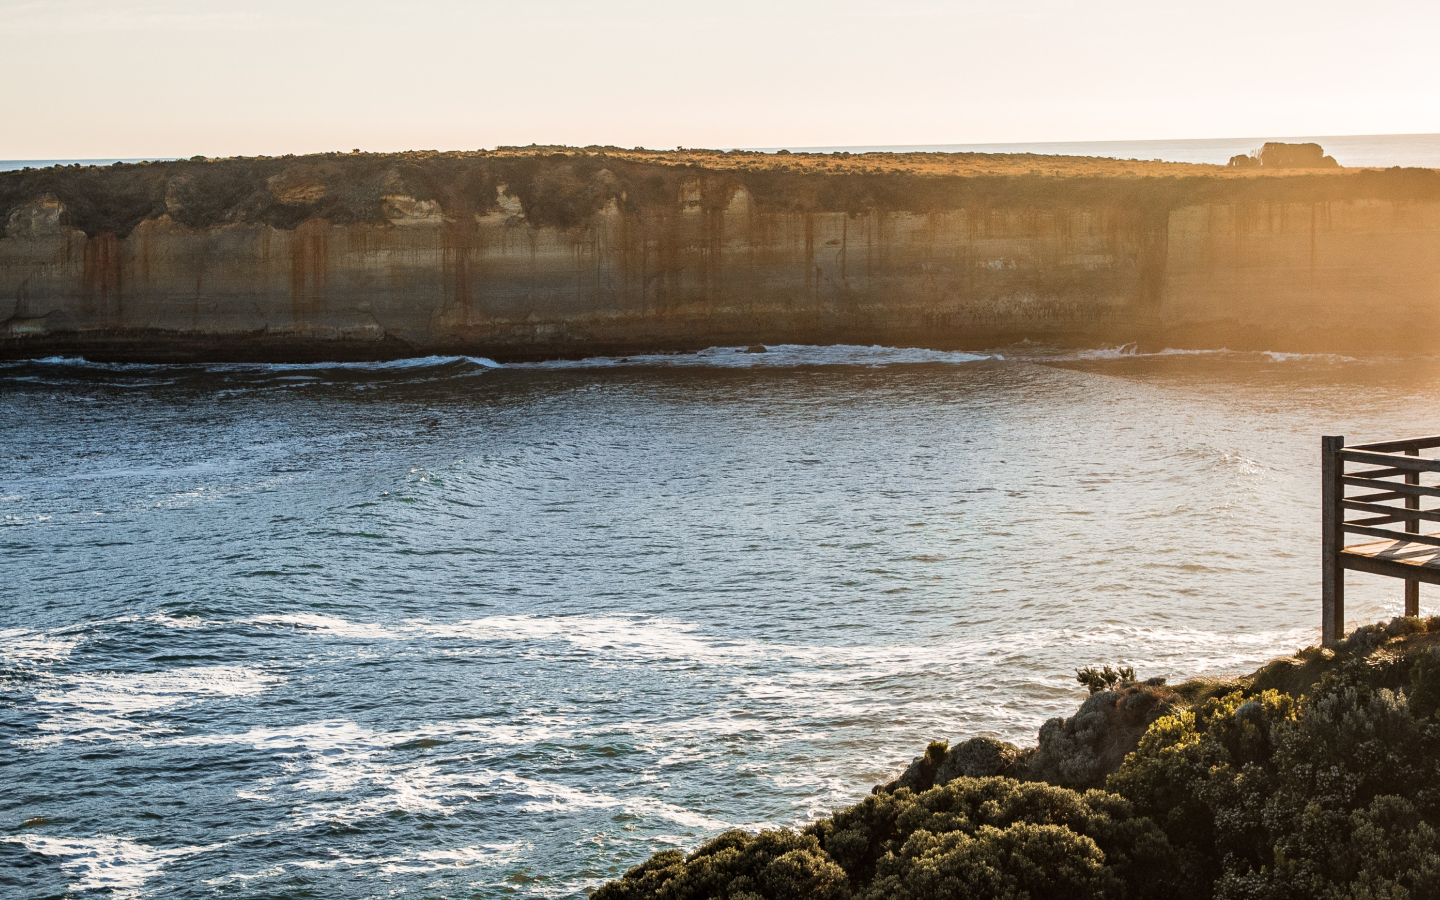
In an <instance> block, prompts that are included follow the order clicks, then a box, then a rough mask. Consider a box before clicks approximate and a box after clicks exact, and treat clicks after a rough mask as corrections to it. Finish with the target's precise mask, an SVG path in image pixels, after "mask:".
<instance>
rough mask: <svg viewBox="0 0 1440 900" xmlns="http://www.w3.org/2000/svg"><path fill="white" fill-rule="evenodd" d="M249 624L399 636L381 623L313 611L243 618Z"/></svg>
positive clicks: (374, 637) (350, 635)
mask: <svg viewBox="0 0 1440 900" xmlns="http://www.w3.org/2000/svg"><path fill="white" fill-rule="evenodd" d="M245 621H246V622H247V623H249V624H253V625H262V626H271V627H278V628H288V629H290V630H293V631H305V632H316V633H322V634H328V635H334V636H336V637H348V638H358V639H360V640H385V639H390V638H396V637H400V636H401V635H400V634H398V633H397V632H395V631H394V630H392V629H390V628H387V627H385V626H383V625H371V624H367V623H363V622H349V621H346V620H345V619H340V618H336V617H335V616H322V615H317V614H313V613H295V614H290V615H277V616H256V617H255V618H253V619H246V620H245Z"/></svg>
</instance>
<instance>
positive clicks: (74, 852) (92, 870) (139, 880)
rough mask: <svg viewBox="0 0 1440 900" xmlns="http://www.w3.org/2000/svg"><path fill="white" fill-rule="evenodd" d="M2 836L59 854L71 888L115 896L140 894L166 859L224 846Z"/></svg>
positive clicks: (111, 838) (106, 838)
mask: <svg viewBox="0 0 1440 900" xmlns="http://www.w3.org/2000/svg"><path fill="white" fill-rule="evenodd" d="M0 840H3V841H7V842H9V843H12V844H21V845H23V846H24V847H25V849H27V850H29V851H30V852H32V853H39V854H42V855H44V856H56V857H60V858H61V860H62V862H61V863H60V865H61V867H62V868H63V869H65V871H66V872H68V873H70V874H71V877H74V878H77V880H76V881H75V882H73V883H72V884H71V885H70V891H72V892H76V893H79V892H83V891H109V892H110V896H112V897H139V896H141V888H143V887H144V885H145V882H146V881H148V880H150V879H151V878H154V877H155V876H156V875H159V874H160V872H161V870H162V869H164V867H165V865H166V863H169V862H170V861H171V860H175V859H180V858H182V857H186V856H194V855H196V854H198V853H207V852H209V851H211V850H216V849H218V848H220V847H223V846H224V844H211V845H209V846H205V847H179V848H174V849H160V848H157V847H151V846H148V845H146V844H140V843H136V842H135V841H131V840H128V839H126V838H120V837H114V836H112V835H101V836H99V837H93V838H76V839H62V838H51V837H44V836H42V835H36V834H26V835H20V836H19V837H7V838H0Z"/></svg>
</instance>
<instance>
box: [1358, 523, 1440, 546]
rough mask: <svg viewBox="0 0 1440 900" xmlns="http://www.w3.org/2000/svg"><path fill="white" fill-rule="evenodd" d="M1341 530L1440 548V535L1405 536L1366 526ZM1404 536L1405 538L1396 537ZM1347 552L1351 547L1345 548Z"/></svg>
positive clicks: (1402, 533)
mask: <svg viewBox="0 0 1440 900" xmlns="http://www.w3.org/2000/svg"><path fill="white" fill-rule="evenodd" d="M1340 529H1341V530H1342V531H1344V532H1345V533H1346V534H1363V535H1366V536H1368V537H1378V538H1386V539H1387V540H1392V541H1394V540H1399V541H1402V542H1404V543H1415V544H1428V545H1429V546H1431V547H1440V535H1433V534H1405V533H1404V532H1399V531H1386V530H1385V529H1383V528H1370V527H1367V526H1365V525H1349V524H1342V525H1341V526H1340ZM1396 535H1404V537H1396ZM1345 549H1346V550H1347V551H1348V550H1349V549H1350V548H1349V547H1346V548H1345Z"/></svg>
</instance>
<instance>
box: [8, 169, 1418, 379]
mask: <svg viewBox="0 0 1440 900" xmlns="http://www.w3.org/2000/svg"><path fill="white" fill-rule="evenodd" d="M657 156H658V155H656V154H648V155H645V154H637V153H625V152H619V151H614V152H606V151H591V152H571V153H546V152H542V151H530V152H512V153H508V154H507V153H490V154H485V153H479V154H465V155H458V154H457V155H442V154H418V155H417V154H408V155H401V156H365V155H361V156H329V157H309V158H300V159H261V160H220V161H199V160H197V161H192V162H185V163H157V164H150V165H133V166H113V167H108V168H103V169H81V168H74V167H72V168H54V169H46V170H39V171H24V172H15V173H7V174H4V175H0V223H3V224H4V233H3V236H0V341H3V343H0V353H3V354H4V355H5V356H9V357H22V356H34V355H40V354H49V353H57V352H67V353H85V354H86V355H89V356H91V357H94V358H131V359H136V358H140V359H188V358H221V359H274V358H292V359H304V358H324V357H332V358H343V357H352V358H363V357H387V356H402V355H413V354H417V353H433V352H465V353H475V354H483V355H488V356H492V357H495V358H497V359H516V358H528V357H544V356H553V355H576V354H585V353H604V352H638V351H643V350H668V349H675V350H679V349H693V348H700V347H705V346H710V345H715V344H741V343H746V344H748V343H778V342H793V343H830V342H837V341H843V342H855V343H891V344H911V345H923V346H933V347H983V346H994V345H997V344H1002V343H1006V342H1009V341H1014V340H1019V339H1026V338H1028V339H1032V340H1039V341H1047V342H1052V343H1069V344H1087V343H1088V344H1093V343H1096V342H1118V341H1130V340H1140V341H1146V342H1152V341H1153V342H1161V343H1171V344H1176V343H1185V342H1199V343H1202V344H1207V343H1208V344H1209V345H1211V346H1218V345H1219V344H1217V343H1215V342H1217V341H1218V342H1221V343H1227V344H1229V345H1230V346H1232V347H1239V346H1246V345H1250V344H1255V345H1256V346H1263V347H1264V348H1266V349H1313V348H1327V349H1355V348H1357V347H1362V346H1363V347H1399V348H1412V347H1416V346H1428V343H1427V342H1429V341H1431V340H1435V339H1432V338H1431V337H1430V334H1429V333H1426V332H1427V326H1432V325H1434V324H1436V323H1435V321H1434V320H1435V318H1436V317H1437V315H1440V176H1437V173H1432V172H1429V171H1413V170H1412V171H1408V172H1400V171H1391V172H1360V173H1355V172H1349V173H1336V174H1326V175H1304V176H1291V177H1287V178H1281V177H1274V176H1272V177H1268V178H1265V177H1260V178H1256V177H1233V176H1231V177H1227V176H1224V175H1221V174H1216V172H1215V171H1214V170H1215V169H1217V168H1218V167H1183V166H1165V167H1163V172H1161V173H1157V174H1149V173H1146V172H1143V171H1142V172H1136V171H1135V169H1134V164H1124V163H1114V164H1113V165H1112V166H1111V169H1113V171H1106V170H1105V167H1104V165H1099V163H1108V162H1109V161H1086V163H1085V165H1079V164H1075V165H1072V166H1071V171H1068V172H1067V171H1066V170H1064V169H1054V170H1051V171H1052V172H1056V171H1058V172H1060V174H1045V173H1044V172H1043V171H1042V170H1039V169H1037V168H1035V167H1034V165H1033V164H1034V162H1035V160H1037V159H1040V158H1037V157H1028V158H1026V157H1022V158H1018V159H1012V162H1013V165H1012V166H1011V168H1010V169H1009V170H1008V174H1007V170H1004V169H1001V170H994V169H993V164H992V170H984V169H983V168H982V169H981V170H980V171H979V172H978V174H972V173H970V172H967V171H966V170H965V168H964V167H965V166H966V165H970V166H972V168H973V167H974V164H976V160H975V159H973V158H969V157H959V156H957V157H954V158H951V162H952V163H953V165H952V169H953V170H954V173H947V171H946V170H945V169H944V168H943V167H941V168H940V169H939V170H936V166H937V163H936V161H935V159H934V158H933V157H934V155H927V157H926V158H925V159H924V160H923V162H924V164H925V165H927V166H929V167H930V168H929V169H928V170H925V171H917V170H916V169H915V168H914V167H912V166H907V165H906V164H905V162H904V160H905V158H903V157H899V158H897V157H890V156H889V155H885V156H886V158H884V159H868V158H867V157H851V156H845V157H843V158H839V157H809V158H803V159H799V158H797V160H796V161H794V162H792V161H790V160H786V159H785V158H783V157H752V156H747V155H743V154H742V155H739V156H736V155H734V154H723V155H722V154H711V155H709V156H704V155H701V156H697V157H694V158H682V159H676V158H663V157H661V158H656V157H657ZM897 159H898V160H900V162H897V161H896V160H897ZM980 162H981V163H985V162H987V161H986V160H980ZM1072 163H1073V161H1072ZM1046 164H1047V165H1048V163H1046ZM1192 169H1193V170H1195V171H1196V172H1197V173H1198V174H1194V175H1190V176H1188V177H1176V176H1175V174H1174V172H1176V171H1180V172H1188V171H1190V170H1192ZM1220 171H1222V172H1223V171H1224V170H1220ZM1367 323H1373V324H1367ZM1428 330H1429V332H1430V333H1435V332H1434V329H1433V328H1430V329H1428Z"/></svg>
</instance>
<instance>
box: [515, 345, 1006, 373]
mask: <svg viewBox="0 0 1440 900" xmlns="http://www.w3.org/2000/svg"><path fill="white" fill-rule="evenodd" d="M1000 358H1003V357H1001V356H999V355H998V354H995V353H988V352H985V353H975V352H967V351H961V350H927V349H924V348H922V347H883V346H880V345H878V344H875V345H870V346H864V345H860V344H832V345H828V346H819V345H811V344H767V345H765V352H764V353H748V352H746V348H745V347H710V348H707V349H705V350H701V351H699V352H697V353H648V354H640V355H637V356H626V357H615V356H592V357H587V358H585V359H576V360H563V359H562V360H547V361H545V362H536V363H512V364H510V365H508V366H507V367H506V368H515V369H594V368H610V367H613V366H676V367H689V366H702V367H711V368H726V369H750V368H762V367H764V368H784V367H793V366H868V367H883V366H894V365H922V364H937V363H938V364H948V365H958V364H963V363H973V362H980V361H982V360H988V359H1000Z"/></svg>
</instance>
